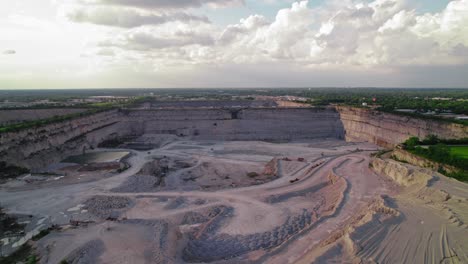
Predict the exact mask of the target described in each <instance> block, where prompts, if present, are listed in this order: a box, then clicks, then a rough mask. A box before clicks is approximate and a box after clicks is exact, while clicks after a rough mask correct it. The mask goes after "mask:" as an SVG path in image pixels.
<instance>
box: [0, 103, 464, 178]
mask: <svg viewBox="0 0 468 264" xmlns="http://www.w3.org/2000/svg"><path fill="white" fill-rule="evenodd" d="M144 134H166V135H172V136H176V137H181V138H187V139H194V140H265V141H290V140H301V139H317V138H339V139H342V138H344V137H345V136H346V139H347V140H349V141H353V140H357V141H369V142H372V143H376V144H378V145H380V146H384V147H393V146H395V145H396V144H399V143H401V142H403V141H404V140H406V139H407V138H408V137H410V136H419V137H425V136H426V135H429V134H436V135H438V136H439V137H441V138H462V137H467V136H468V128H467V127H466V126H463V125H458V124H451V123H443V122H438V121H431V120H422V119H417V118H410V117H403V116H397V115H392V114H387V113H381V112H378V111H373V110H368V109H360V108H353V107H337V109H334V108H245V109H240V108H239V109H237V108H236V109H233V108H231V109H228V108H209V109H206V108H205V109H202V108H193V109H187V108H182V109H149V110H144V109H127V110H112V111H107V112H103V113H98V114H94V115H90V116H87V117H81V118H77V119H74V120H69V121H64V122H60V123H54V124H49V125H45V126H42V127H38V128H31V129H26V130H22V131H19V132H11V133H4V134H0V161H6V162H7V163H11V164H14V165H20V166H24V167H27V168H30V169H33V170H34V169H40V168H43V167H44V166H46V165H48V164H51V163H54V162H58V161H60V160H61V159H62V158H64V157H66V156H68V155H73V154H79V153H82V152H83V151H84V150H88V149H90V148H94V147H97V146H98V145H99V143H101V142H103V141H104V140H109V139H110V140H116V139H119V138H122V137H131V136H141V135H144Z"/></svg>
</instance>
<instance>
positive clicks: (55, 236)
mask: <svg viewBox="0 0 468 264" xmlns="http://www.w3.org/2000/svg"><path fill="white" fill-rule="evenodd" d="M159 141H160V139H158V142H159ZM378 150H379V148H378V147H377V146H375V145H372V144H369V143H347V142H344V141H339V140H335V139H327V140H312V141H307V142H292V143H267V142H257V141H255V142H250V141H249V142H221V141H216V142H215V141H189V140H177V141H171V142H167V144H165V145H164V144H163V146H162V147H160V148H156V149H151V150H145V151H136V150H129V149H98V150H95V151H128V152H130V153H131V154H130V155H129V156H128V157H127V158H125V162H126V163H127V164H129V165H130V167H129V168H128V169H126V170H123V171H122V170H119V171H120V172H119V171H113V170H111V169H110V167H112V166H105V168H104V169H101V170H87V171H86V172H83V173H81V172H79V173H77V172H76V171H75V172H74V173H71V172H68V174H67V175H68V176H65V177H63V178H60V177H59V178H57V180H53V181H48V182H40V183H27V184H26V183H24V182H10V183H8V184H6V185H2V186H0V201H1V204H2V206H3V207H5V208H7V209H8V212H9V213H12V214H18V215H31V216H32V217H31V218H30V220H29V223H28V227H27V231H28V233H27V234H26V235H25V238H23V240H20V241H19V242H18V241H17V240H15V242H11V244H10V246H14V247H15V246H16V247H17V246H18V245H20V244H21V241H25V240H26V239H27V238H29V237H31V236H32V235H34V234H36V233H37V232H38V231H39V230H41V229H44V228H47V227H49V226H51V225H52V224H54V225H58V226H59V227H60V228H59V230H54V231H52V232H51V233H50V234H49V235H47V236H45V237H44V238H42V239H41V240H39V241H38V242H35V246H36V248H37V252H38V254H39V255H40V262H41V263H60V262H61V261H62V260H67V262H68V263H468V226H467V223H468V222H467V221H468V185H467V184H464V183H460V182H456V181H454V180H451V179H448V178H445V177H444V176H442V175H440V174H437V173H435V172H434V175H433V178H432V179H431V180H429V181H427V182H422V183H418V184H414V185H411V186H402V185H400V184H399V182H397V181H394V180H392V179H391V178H390V177H387V176H385V175H379V174H376V173H375V172H374V171H373V170H372V168H371V167H370V166H369V163H370V161H371V159H372V156H371V154H372V153H375V152H377V151H378ZM64 158H65V157H64ZM253 172H255V173H253ZM248 175H250V176H248ZM15 243H16V244H15Z"/></svg>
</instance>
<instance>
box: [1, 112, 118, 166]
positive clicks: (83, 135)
mask: <svg viewBox="0 0 468 264" xmlns="http://www.w3.org/2000/svg"><path fill="white" fill-rule="evenodd" d="M119 116H120V112H119V111H117V110H113V111H108V112H102V113H98V114H94V115H90V116H86V117H81V118H77V119H73V120H69V121H64V122H59V123H53V124H49V125H45V126H42V127H38V128H31V129H26V130H21V131H18V132H10V133H4V134H0V160H2V161H6V162H8V163H11V164H16V165H20V166H24V167H28V168H31V169H36V168H40V167H42V166H45V165H47V164H50V163H52V162H57V161H59V160H60V159H61V158H63V157H64V156H66V155H68V154H71V153H76V152H80V151H83V148H90V147H91V146H95V145H96V144H97V143H99V142H100V141H101V140H102V139H103V138H104V137H106V136H108V135H109V134H111V133H114V132H115V131H118V129H116V128H109V127H110V126H114V125H116V124H117V122H118V120H119ZM106 128H107V129H106Z"/></svg>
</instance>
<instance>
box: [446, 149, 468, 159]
mask: <svg viewBox="0 0 468 264" xmlns="http://www.w3.org/2000/svg"><path fill="white" fill-rule="evenodd" d="M449 148H450V154H452V155H454V156H457V157H460V158H463V159H465V160H468V146H450V147H449Z"/></svg>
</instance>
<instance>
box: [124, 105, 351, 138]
mask: <svg viewBox="0 0 468 264" xmlns="http://www.w3.org/2000/svg"><path fill="white" fill-rule="evenodd" d="M123 120H124V121H123V122H126V123H128V124H129V125H128V126H130V127H134V128H136V127H138V128H139V129H141V131H138V134H175V135H178V136H181V137H190V138H192V139H215V140H265V141H271V140H295V139H307V138H327V137H329V138H343V136H344V130H343V126H342V124H341V121H340V119H339V114H338V113H337V112H336V111H335V110H334V109H314V108H249V109H178V110H133V111H131V112H128V113H127V114H126V116H125V118H124V119H123Z"/></svg>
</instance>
